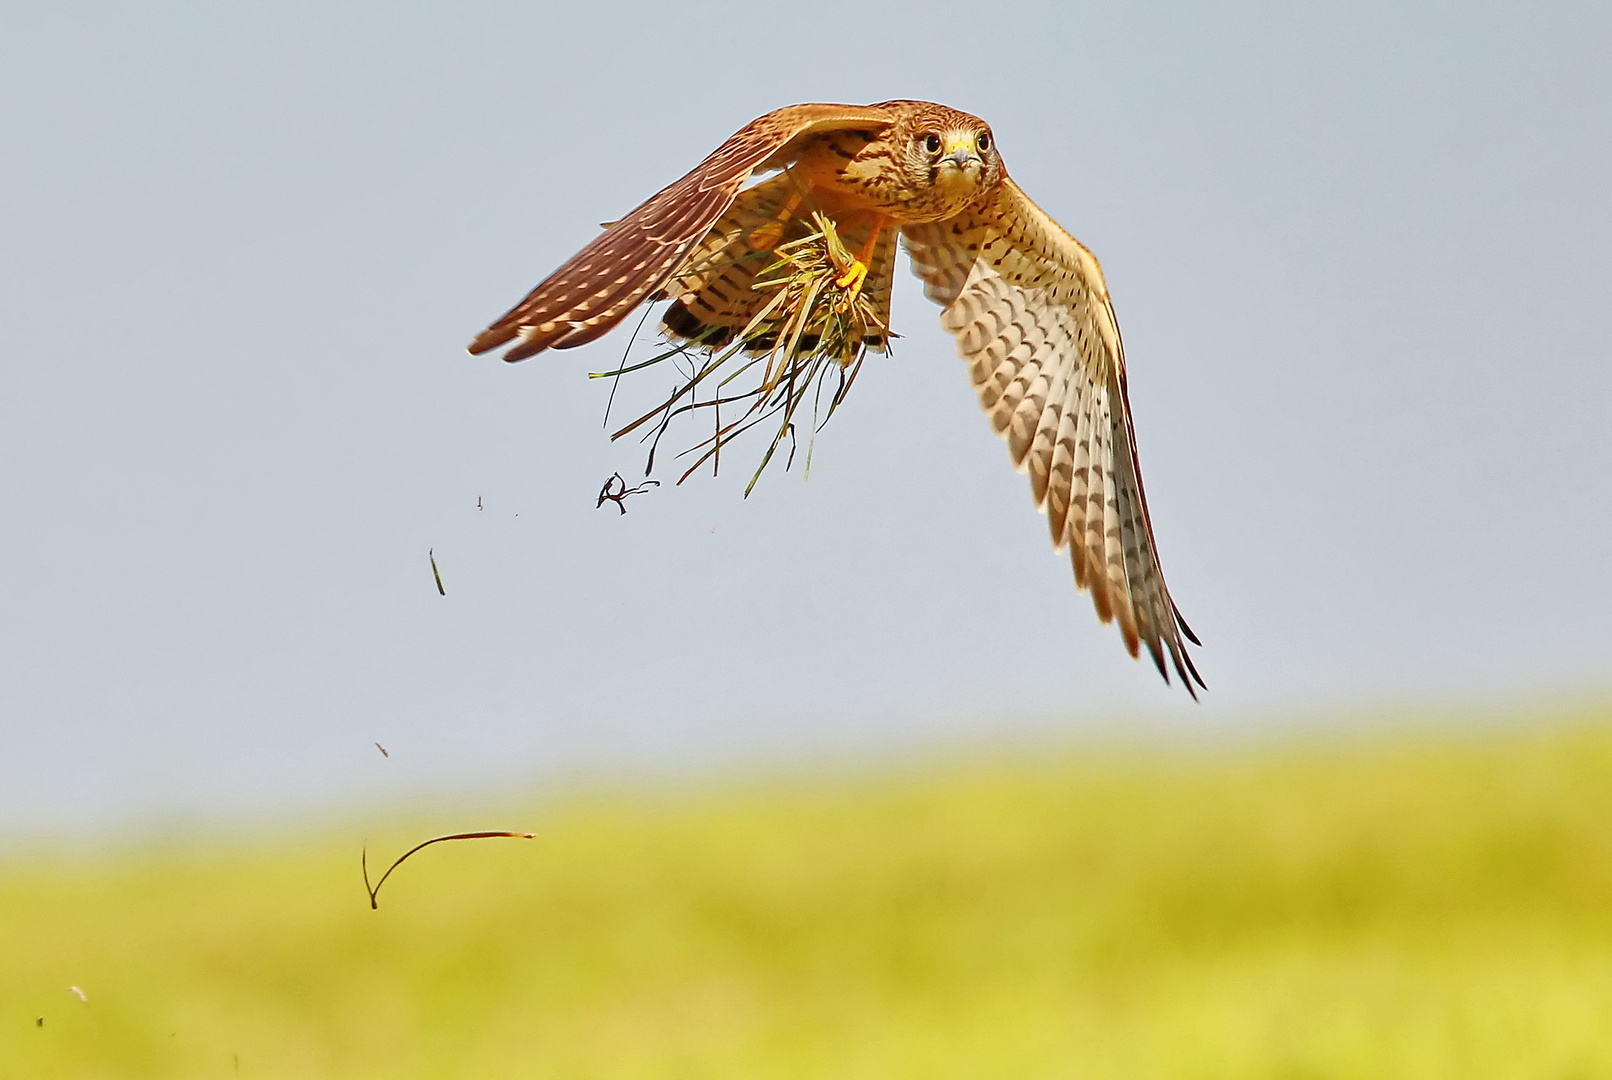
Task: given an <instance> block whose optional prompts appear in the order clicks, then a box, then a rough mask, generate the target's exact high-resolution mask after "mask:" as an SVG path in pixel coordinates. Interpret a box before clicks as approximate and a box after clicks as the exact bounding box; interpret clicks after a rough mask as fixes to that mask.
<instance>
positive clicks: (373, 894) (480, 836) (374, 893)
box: [358, 743, 537, 911]
mask: <svg viewBox="0 0 1612 1080" xmlns="http://www.w3.org/2000/svg"><path fill="white" fill-rule="evenodd" d="M376 745H377V746H378V745H380V744H379V743H377V744H376ZM495 836H511V837H514V838H515V839H517V840H536V839H537V834H536V833H529V832H462V833H454V834H453V835H451V836H433V837H432V838H431V839H429V840H427V841H425V842H424V843H422V844H415V845H414V846H413V847H411V848H409V850H407V851H405V852H404V853H403V854H402V855H399V856H398V857H397V861H396V862H394V863H393V864H392V865H391V866H388V867H387V868H386V873H384V874H382V875H381V880H379V881H377V882H376V883H375V884H374V886H373V887H372V886H371V885H370V883H369V849H368V848H365V849H363V850H362V851H361V852H359V856H358V864H359V866H361V867H362V868H363V871H364V891H365V892H367V893H369V907H370V910H371V911H377V910H379V909H380V906H381V905H380V900H379V897H380V893H381V886H382V885H385V884H386V879H387V878H389V877H391V876H392V871H393V870H396V869H397V868H398V867H400V866H402V865H403V860H404V859H407V858H408V857H409V856H410V855H413V854H414V853H415V852H416V851H419V850H420V849H421V848H428V847H430V846H431V845H432V844H440V843H442V842H443V841H445V840H486V839H488V838H490V837H495Z"/></svg>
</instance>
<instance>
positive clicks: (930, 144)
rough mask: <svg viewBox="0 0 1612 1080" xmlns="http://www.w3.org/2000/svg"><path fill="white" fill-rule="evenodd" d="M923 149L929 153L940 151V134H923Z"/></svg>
mask: <svg viewBox="0 0 1612 1080" xmlns="http://www.w3.org/2000/svg"><path fill="white" fill-rule="evenodd" d="M924 149H925V150H927V151H929V152H930V153H931V154H938V153H940V136H939V135H935V134H933V133H931V134H929V135H925V136H924Z"/></svg>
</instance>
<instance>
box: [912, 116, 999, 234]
mask: <svg viewBox="0 0 1612 1080" xmlns="http://www.w3.org/2000/svg"><path fill="white" fill-rule="evenodd" d="M908 126H909V130H908V132H907V133H906V134H907V139H906V162H905V165H906V170H907V173H908V177H909V179H910V180H911V181H912V182H913V184H914V185H915V186H917V187H920V188H929V189H932V190H933V191H934V192H935V194H936V195H938V196H940V198H941V200H942V201H944V202H945V203H947V204H950V205H952V206H955V207H956V208H957V209H958V210H961V209H962V208H963V207H965V206H967V205H968V204H969V203H972V202H973V201H974V200H975V198H977V197H978V196H979V195H981V194H983V193H984V192H986V191H989V190H991V189H992V188H994V187H996V185H997V184H998V183H1000V182H1001V179H1002V159H1001V158H1000V157H998V156H997V153H996V139H995V138H994V137H993V136H992V135H991V129H990V126H989V125H987V124H986V123H985V121H983V120H981V119H980V118H979V117H977V116H970V115H969V114H967V113H963V112H958V111H956V110H955V109H944V110H942V109H940V108H938V107H937V108H936V109H935V110H934V111H933V112H931V111H929V110H920V111H918V112H916V113H915V114H914V115H913V116H912V117H911V118H910V124H909V125H908Z"/></svg>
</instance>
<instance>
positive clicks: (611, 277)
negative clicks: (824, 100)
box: [470, 105, 893, 361]
mask: <svg viewBox="0 0 1612 1080" xmlns="http://www.w3.org/2000/svg"><path fill="white" fill-rule="evenodd" d="M892 119H893V113H892V110H890V109H888V108H882V107H879V106H864V105H791V106H789V107H787V108H783V109H779V110H777V111H776V112H770V113H768V114H767V115H766V116H763V117H761V118H759V119H757V120H753V121H751V122H750V123H748V124H746V125H745V126H744V127H743V128H740V129H739V131H738V132H736V133H735V134H734V136H733V137H732V138H731V139H729V140H728V141H727V142H725V143H723V144H722V145H721V146H719V147H717V149H716V151H715V152H714V153H713V154H711V156H710V157H708V158H706V159H705V160H704V161H702V162H700V163H699V164H698V165H697V166H695V167H694V171H692V172H690V173H689V174H688V175H687V176H685V177H683V178H682V179H681V180H679V181H677V182H676V183H674V184H672V185H671V186H670V187H667V188H664V189H662V190H661V191H660V192H659V193H657V194H656V195H655V196H654V197H653V198H651V199H650V200H649V201H648V202H646V203H644V204H643V205H642V206H640V207H638V209H636V210H634V211H633V212H632V213H630V214H628V215H627V216H626V217H624V218H622V219H621V220H620V221H618V222H615V223H614V224H613V225H611V226H610V228H608V229H606V230H605V231H604V232H603V233H601V234H600V235H599V236H598V237H597V238H595V239H594V241H593V242H592V243H591V244H589V245H588V246H587V247H585V248H583V249H582V250H581V251H579V252H577V253H576V255H574V256H572V257H571V259H570V261H569V262H567V263H566V264H565V265H564V266H562V267H560V268H559V269H558V270H556V271H554V273H552V274H550V275H549V276H548V277H547V278H545V279H544V280H543V281H542V283H541V284H539V285H538V286H537V288H535V289H533V290H532V291H531V292H530V293H528V294H527V296H526V299H524V300H522V301H521V302H520V303H519V304H516V305H515V306H514V307H513V308H511V309H510V310H509V311H508V312H507V313H506V314H505V315H504V316H503V317H502V318H500V319H499V320H498V321H497V322H495V323H493V324H492V325H491V326H489V327H488V328H487V329H486V330H483V331H482V332H481V333H480V334H479V335H478V336H477V337H476V340H475V341H472V342H471V343H470V351H471V352H472V353H483V352H486V351H487V350H489V349H496V348H497V347H498V346H500V345H503V344H505V343H506V342H509V341H513V340H514V339H516V338H519V339H520V341H519V343H518V344H516V346H515V347H514V348H513V349H510V350H509V352H507V353H505V354H504V359H505V360H511V361H513V360H524V359H525V358H526V357H528V356H532V355H534V354H536V353H540V352H542V351H543V350H544V349H548V348H557V349H568V348H571V347H572V346H575V345H582V344H585V343H586V342H589V341H592V340H593V339H594V338H597V337H599V336H601V335H603V334H605V333H607V332H608V331H609V330H610V329H611V328H612V327H614V326H615V325H616V324H617V323H619V322H620V321H621V320H622V319H624V318H626V317H627V314H628V313H629V312H630V311H632V309H633V308H634V307H636V306H637V305H638V303H639V302H640V301H641V300H643V299H644V297H646V296H648V295H649V294H650V293H652V292H654V291H655V290H656V289H657V288H659V287H660V285H661V283H662V282H664V281H665V280H666V279H667V278H668V277H669V276H670V275H671V274H672V272H673V271H674V270H676V269H677V267H678V265H679V264H680V263H682V261H683V260H684V258H686V257H687V256H688V253H689V251H690V250H692V249H693V247H694V245H695V244H696V243H698V242H699V240H700V238H701V237H703V236H704V235H705V234H706V231H707V230H709V229H710V228H711V226H712V225H713V224H714V223H715V222H716V221H717V219H718V218H720V217H721V216H722V214H723V212H724V211H726V210H727V208H728V205H729V204H730V203H732V202H733V199H734V196H736V195H737V194H738V193H739V189H740V188H741V187H742V186H743V185H744V182H745V180H747V179H748V178H749V177H750V175H751V174H752V173H753V172H755V170H756V169H758V168H763V167H767V168H776V167H781V166H783V165H787V164H788V163H789V161H790V160H792V155H791V154H790V144H791V143H792V142H793V141H794V140H796V139H798V138H800V137H801V136H803V135H807V134H810V133H813V132H818V131H832V130H837V129H843V128H860V127H872V128H878V127H882V126H884V125H885V124H888V123H889V122H890V121H891V120H892Z"/></svg>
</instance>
